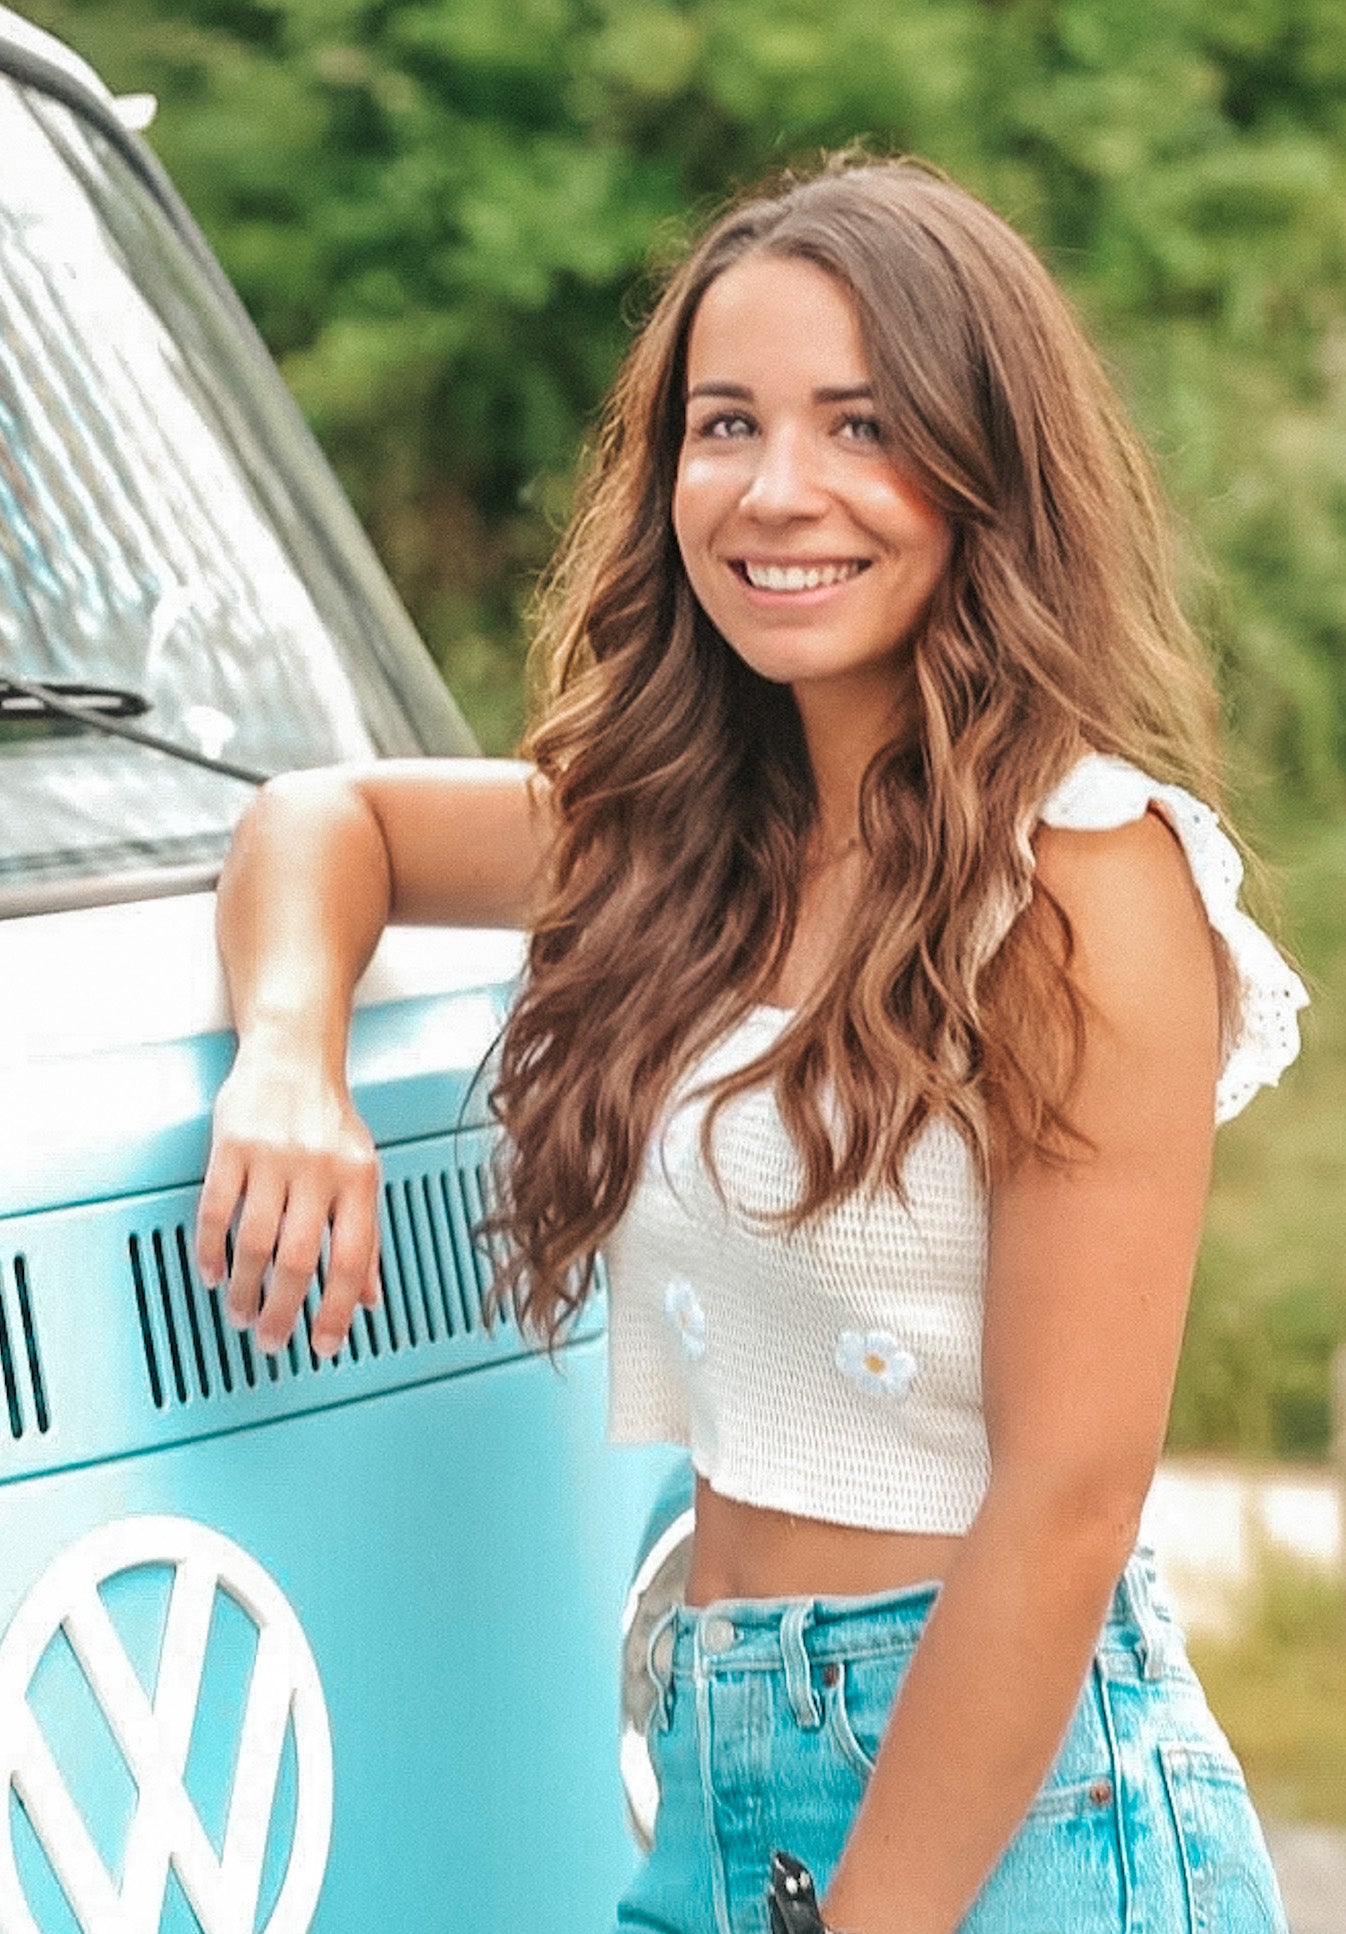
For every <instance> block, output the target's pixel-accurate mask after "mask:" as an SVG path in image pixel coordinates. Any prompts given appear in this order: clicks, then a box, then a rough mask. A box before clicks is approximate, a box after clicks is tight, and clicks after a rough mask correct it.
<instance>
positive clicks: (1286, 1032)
mask: <svg viewBox="0 0 1346 1934" xmlns="http://www.w3.org/2000/svg"><path fill="white" fill-rule="evenodd" d="M1151 801H1154V802H1155V804H1156V805H1157V806H1158V807H1159V809H1160V811H1162V812H1163V814H1164V815H1165V817H1166V818H1167V820H1168V821H1169V823H1170V825H1171V826H1172V827H1173V829H1174V831H1175V832H1176V833H1177V835H1178V838H1179V839H1180V840H1181V842H1182V845H1183V848H1184V850H1185V852H1186V854H1187V858H1188V860H1189V862H1190V864H1191V868H1192V873H1193V877H1194V879H1195V881H1196V885H1197V888H1198V890H1199V892H1200V894H1201V897H1202V900H1203V901H1204V903H1205V906H1206V911H1207V913H1208V915H1209V917H1210V921H1211V925H1212V926H1213V927H1214V928H1215V930H1216V931H1217V932H1218V933H1220V934H1221V935H1222V936H1223V937H1224V939H1225V941H1226V942H1227V944H1228V946H1229V950H1230V953H1231V955H1232V957H1233V960H1234V963H1235V965H1236V967H1237V969H1238V972H1239V974H1240V976H1241V979H1242V982H1243V996H1244V999H1243V1010H1242V1022H1241V1026H1240V1030H1239V1034H1238V1038H1237V1040H1236V1041H1235V1042H1234V1044H1233V1046H1232V1048H1231V1049H1230V1051H1229V1053H1228V1056H1227V1058H1226V1060H1225V1064H1224V1067H1223V1070H1222V1072H1221V1075H1220V1080H1219V1086H1218V1088H1217V1090H1216V1120H1217V1121H1226V1120H1228V1119H1229V1117H1230V1116H1232V1115H1235V1114H1237V1113H1238V1112H1239V1110H1240V1109H1241V1108H1242V1107H1243V1106H1244V1104H1245V1103H1246V1102H1247V1101H1248V1099H1249V1097H1250V1096H1251V1095H1252V1094H1253V1093H1254V1092H1255V1090H1256V1089H1257V1088H1259V1087H1261V1086H1263V1085H1266V1084H1272V1083H1275V1082H1276V1080H1277V1079H1278V1078H1279V1076H1280V1074H1281V1071H1282V1070H1283V1069H1284V1068H1285V1067H1287V1066H1288V1064H1289V1063H1290V1062H1291V1061H1292V1060H1293V1059H1294V1057H1295V1055H1296V1054H1297V1052H1298V1050H1299V1029H1298V1024H1297V1021H1296V1014H1297V1011H1298V1010H1299V1009H1300V1008H1301V1007H1303V1006H1304V1005H1305V1003H1306V1002H1307V999H1308V996H1307V994H1306V992H1305V990H1304V987H1303V984H1302V982H1301V981H1300V979H1299V977H1298V975H1297V974H1295V973H1294V972H1293V971H1292V969H1291V968H1290V967H1289V965H1288V964H1287V963H1286V962H1285V960H1283V959H1282V957H1281V955H1280V954H1279V953H1278V952H1277V950H1276V948H1275V947H1274V946H1273V945H1272V943H1271V941H1270V940H1269V939H1268V938H1267V936H1266V935H1265V934H1264V933H1263V932H1262V930H1261V929H1260V928H1259V927H1257V926H1256V925H1254V923H1253V922H1252V920H1250V919H1249V918H1248V916H1247V914H1245V913H1244V912H1243V911H1242V910H1241V909H1240V907H1239V906H1238V904H1237V894H1238V887H1239V882H1240V880H1241V878H1242V873H1243V868H1242V864H1241V862H1240V859H1239V856H1238V853H1237V852H1236V850H1235V848H1234V847H1233V845H1232V844H1231V843H1230V841H1229V839H1228V838H1227V837H1226V835H1225V834H1224V833H1223V832H1222V831H1221V830H1220V827H1219V824H1218V821H1217V819H1216V815H1215V814H1214V812H1212V811H1211V809H1210V808H1209V807H1208V806H1205V805H1203V804H1202V803H1201V801H1200V800H1197V799H1194V798H1193V797H1192V795H1191V794H1190V793H1188V792H1185V791H1183V790H1182V789H1181V788H1180V787H1178V786H1168V785H1161V784H1159V783H1158V782H1156V781H1155V780H1152V779H1150V778H1148V777H1147V776H1146V775H1145V774H1144V773H1142V772H1140V771H1138V770H1137V769H1136V768H1135V767H1134V766H1132V765H1129V764H1128V763H1127V762H1126V761H1125V760H1122V759H1117V758H1112V757H1106V756H1104V755H1102V754H1098V753H1090V754H1087V755H1086V756H1085V757H1084V758H1083V759H1082V760H1081V761H1080V762H1079V764H1078V765H1077V766H1075V767H1074V768H1073V770H1072V771H1071V772H1070V773H1069V774H1068V775H1067V777H1066V779H1065V780H1064V781H1063V783H1062V784H1061V785H1060V786H1058V787H1057V788H1056V790H1055V791H1054V792H1053V793H1052V794H1051V795H1050V796H1049V798H1048V799H1047V800H1046V801H1045V802H1044V804H1043V806H1042V809H1041V818H1042V820H1043V821H1045V822H1046V824H1048V825H1050V826H1068V827H1074V828H1077V829H1080V830H1095V831H1097V830H1102V829H1104V828H1107V827H1114V826H1121V825H1125V824H1127V823H1129V822H1130V821H1132V820H1136V819H1139V818H1140V817H1141V815H1142V814H1143V813H1144V812H1145V810H1146V808H1147V806H1148V805H1149V803H1150V802H1151ZM789 1018H790V1016H789V1013H788V1011H787V1010H785V1009H781V1008H769V1007H763V1008H757V1009H755V1010H754V1011H753V1012H752V1013H751V1014H750V1015H749V1016H748V1018H747V1019H746V1020H745V1021H744V1022H743V1023H742V1024H741V1025H740V1026H739V1027H737V1028H735V1029H734V1030H733V1031H732V1032H731V1033H730V1034H729V1035H727V1036H726V1037H725V1038H724V1039H723V1040H722V1041H721V1042H719V1043H718V1044H717V1045H716V1046H715V1047H714V1048H713V1049H712V1050H711V1051H710V1053H709V1054H708V1055H707V1056H706V1057H705V1058H704V1060H703V1061H702V1062H701V1063H700V1065H699V1066H698V1067H697V1068H696V1069H694V1070H693V1071H692V1073H691V1074H689V1075H688V1076H687V1077H686V1079H685V1081H684V1083H683V1084H682V1085H681V1087H680V1089H679V1093H680V1094H684V1095H685V1094H687V1093H689V1092H690V1091H691V1089H693V1088H695V1087H698V1086H700V1085H701V1084H702V1083H704V1082H706V1081H707V1080H712V1079H715V1078H717V1077H719V1076H722V1075H724V1074H727V1073H729V1072H730V1071H731V1070H732V1069H734V1068H736V1067H741V1066H742V1065H743V1064H744V1063H745V1062H747V1061H748V1060H750V1059H752V1058H753V1057H754V1056H755V1055H756V1054H758V1053H760V1052H761V1051H762V1049H763V1048H764V1047H765V1046H766V1045H767V1044H768V1043H769V1042H770V1040H771V1039H772V1037H773V1036H774V1035H775V1034H776V1033H777V1032H778V1031H779V1030H780V1029H781V1028H783V1027H784V1026H785V1025H786V1023H787V1022H788V1020H789ZM705 1107H706V1102H705V1100H704V1099H701V1100H699V1101H694V1102H690V1103H688V1102H685V1101H683V1102H680V1101H679V1100H678V1097H677V1096H675V1097H674V1100H673V1102H672V1104H671V1105H670V1107H669V1109H668V1110H667V1111H666V1113H665V1117H664V1126H663V1129H662V1131H661V1132H660V1133H657V1134H656V1135H655V1137H654V1139H653V1141H652V1143H651V1147H650V1149H649V1150H648V1151H647V1155H646V1159H645V1163H644V1166H643V1168H642V1171H641V1175H640V1178H639V1181H638V1183H637V1186H636V1189H635V1192H634V1195H633V1197H632V1200H631V1202H630V1204H629V1205H628V1208H627V1210H626V1213H625V1215H624V1216H623V1217H622V1220H621V1222H620V1224H619V1226H618V1227H617V1229H616V1230H615V1231H614V1232H613V1234H612V1236H611V1238H610V1239H609V1242H608V1245H607V1252H606V1254H607V1270H608V1283H609V1320H608V1333H609V1351H610V1393H609V1423H610V1431H611V1435H612V1437H613V1438H614V1439H615V1440H617V1441H625V1442H646V1441H650V1440H665V1441H670V1442H674V1443H682V1444H687V1445H688V1446H689V1447H690V1449H691V1455H692V1462H693V1464H694V1466H695V1468H696V1470H697V1471H698V1472H700V1473H701V1475H702V1476H704V1477H705V1478H707V1479H708V1480H709V1482H710V1483H711V1485H712V1486H713V1488H714V1489H715V1490H717V1491H719V1492H720V1493H722V1494H723V1495H724V1496H726V1497H731V1498H738V1499H742V1500H743V1501H745V1502H747V1503H750V1504H757V1505H768V1506H772V1507H774V1508H776V1509H777V1510H783V1511H793V1512H798V1513H800V1514H801V1515H803V1516H806V1517H812V1518H823V1519H827V1520H830V1521H832V1522H835V1523H840V1524H852V1525H868V1526H872V1527H875V1528H878V1529H883V1530H904V1531H934V1532H961V1531H965V1530H966V1529H967V1527H968V1525H969V1524H970V1523H971V1521H972V1519H973V1518H974V1516H975V1515H976V1512H977V1509H978V1507H979V1505H980V1503H981V1501H982V1497H983V1494H984V1492H985V1490H986V1485H987V1481H988V1478H989V1475H990V1459H989V1453H988V1450H987V1441H986V1429H985V1423H984V1420H983V1415H982V1398H981V1329H982V1294H983V1288H984V1285H985V1277H986V1243H987V1207H988V1205H987V1197H986V1192H985V1189H984V1188H983V1186H982V1184H981V1181H980V1178H979V1176H978V1174H977V1170H976V1167H975V1164H974V1162H973V1159H972V1156H971V1154H970V1152H969V1150H968V1148H967V1145H966V1143H965V1142H964V1141H963V1139H962V1137H961V1135H959V1133H958V1132H957V1130H956V1129H955V1128H953V1127H952V1125H951V1124H949V1123H948V1122H947V1121H944V1120H941V1119H935V1120H932V1121H931V1122H930V1123H929V1124H928V1125H927V1126H926V1128H925V1129H924V1130H923V1131H922V1133H921V1134H920V1136H919V1137H918V1139H917V1141H916V1143H915V1145H914V1146H913V1148H912V1150H911V1153H910V1156H909V1158H908V1162H907V1167H906V1170H905V1181H906V1185H907V1190H908V1201H907V1203H906V1205H904V1204H903V1203H902V1202H901V1201H900V1200H899V1199H898V1197H897V1196H896V1194H895V1193H894V1192H893V1191H891V1190H888V1191H872V1192H861V1193H858V1194H855V1195H852V1196H849V1197H847V1198H845V1199H844V1200H842V1201H841V1202H839V1203H838V1204H836V1205H835V1206H834V1207H832V1208H829V1209H828V1210H827V1211H826V1212H825V1214H824V1215H823V1216H822V1217H820V1218H818V1219H817V1220H816V1221H815V1222H813V1223H812V1224H810V1225H808V1226H807V1227H805V1228H804V1229H802V1230H801V1231H799V1232H798V1233H795V1234H788V1233H786V1232H784V1231H782V1230H780V1229H779V1228H778V1227H777V1228H773V1227H770V1226H764V1224H763V1222H762V1221H761V1220H760V1219H759V1216H760V1211H762V1210H768V1211H771V1210H778V1209H782V1208H786V1207H788V1206H789V1205H790V1204H791V1203H792V1202H794V1201H795V1200H796V1199H797V1197H798V1192H799V1183H800V1172H799V1163H798V1157H797V1155H796V1153H795V1150H794V1146H793V1144H792V1142H791V1141H790V1138H789V1135H788V1133H787V1132H786V1130H785V1127H784V1125H783V1123H782V1122H781V1120H780V1117H779V1115H778V1113H777V1109H776V1105H775V1100H774V1096H773V1094H772V1091H771V1089H770V1086H769V1085H767V1086H764V1087H762V1088H758V1089H754V1090H751V1091H750V1092H749V1093H747V1094H745V1095H741V1096H738V1097H736V1098H735V1099H734V1100H733V1101H732V1102H730V1103H729V1104H728V1105H727V1106H726V1107H725V1108H724V1109H723V1110H722V1112H721V1114H720V1117H719V1119H718V1121H717V1123H716V1129H715V1141H714V1148H715V1156H716V1164H717V1167H718V1171H719V1175H720V1179H721V1182H722V1184H723V1188H724V1199H723V1200H722V1199H721V1196H720V1194H719V1193H718V1192H717V1190H716V1188H715V1183H714V1180H713V1179H712V1177H711V1176H710V1175H709V1174H708V1173H707V1171H706V1168H705V1164H704V1162H703V1161H702V1157H701V1151H700V1141H699V1138H700V1130H701V1122H702V1118H703V1113H704V1109H705ZM726 1205H727V1206H726ZM753 1211H757V1212H759V1215H756V1216H755V1215H754V1214H753V1213H752V1212H753Z"/></svg>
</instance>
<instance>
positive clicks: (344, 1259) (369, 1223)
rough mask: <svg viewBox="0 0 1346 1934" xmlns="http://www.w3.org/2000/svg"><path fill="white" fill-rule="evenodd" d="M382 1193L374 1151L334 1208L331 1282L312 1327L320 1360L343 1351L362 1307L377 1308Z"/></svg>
mask: <svg viewBox="0 0 1346 1934" xmlns="http://www.w3.org/2000/svg"><path fill="white" fill-rule="evenodd" d="M378 1191H379V1164H378V1157H377V1156H376V1155H375V1154H374V1152H373V1150H372V1149H371V1150H369V1152H368V1155H367V1157H366V1158H365V1159H364V1160H362V1161H361V1162H360V1163H359V1164H358V1165H357V1166H355V1167H353V1168H352V1169H350V1170H349V1171H348V1173H347V1176H346V1179H345V1182H344V1185H343V1187H342V1189H341V1192H340V1194H339V1196H338V1197H337V1200H336V1203H335V1205H334V1207H333V1211H332V1242H331V1248H330V1249H329V1251H328V1257H327V1280H326V1283H325V1285H324V1288H323V1298H322V1302H321V1303H320V1304H319V1306H318V1316H317V1321H316V1322H315V1323H314V1325H313V1347H314V1349H315V1350H316V1351H317V1353H318V1355H319V1356H334V1355H335V1354H336V1352H337V1351H338V1350H339V1349H340V1348H341V1346H342V1344H343V1343H344V1342H345V1340H346V1332H347V1331H348V1330H349V1329H350V1326H351V1317H352V1316H353V1315H354V1314H355V1310H356V1307H357V1305H359V1304H362V1303H363V1304H364V1306H365V1308H367V1309H369V1308H372V1307H373V1304H371V1303H370V1302H369V1301H368V1291H369V1285H370V1281H371V1276H372V1274H373V1272H374V1271H376V1270H377V1268H378V1253H379V1251H378V1243H379V1230H378Z"/></svg>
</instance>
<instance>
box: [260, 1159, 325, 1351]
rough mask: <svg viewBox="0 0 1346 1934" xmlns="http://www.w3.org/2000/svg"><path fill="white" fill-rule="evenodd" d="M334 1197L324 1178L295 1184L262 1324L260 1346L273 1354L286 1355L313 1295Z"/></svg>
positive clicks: (280, 1234) (287, 1202)
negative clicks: (283, 1351) (281, 1352)
mask: <svg viewBox="0 0 1346 1934" xmlns="http://www.w3.org/2000/svg"><path fill="white" fill-rule="evenodd" d="M330 1195H331V1190H330V1186H329V1185H328V1183H327V1178H326V1177H325V1176H323V1175H321V1174H320V1175H319V1176H317V1177H312V1176H306V1177H303V1178H301V1179H299V1180H297V1181H292V1182H291V1184H290V1189H289V1194H288V1195H287V1197H286V1201H285V1212H284V1216H283V1219H282V1221H281V1225H280V1233H279V1236H278V1238H277V1240H276V1245H275V1254H274V1257H273V1260H272V1264H271V1275H270V1279H269V1280H268V1282H267V1285H266V1300H265V1301H264V1302H263V1304H262V1313H261V1315H260V1316H259V1317H258V1319H257V1345H258V1348H259V1349H262V1350H265V1351H266V1352H267V1353H268V1354H273V1353H274V1352H275V1351H276V1350H281V1349H284V1347H285V1345H286V1343H288V1341H289V1339H290V1333H291V1331H292V1330H293V1329H294V1326H295V1320H296V1318H297V1317H298V1315H299V1308H300V1305H301V1304H302V1302H303V1300H304V1298H305V1296H306V1295H307V1294H308V1286H309V1284H310V1283H311V1282H312V1281H313V1276H314V1272H315V1271H316V1269H317V1267H318V1257H319V1254H320V1253H321V1250H322V1239H323V1236H324V1234H325V1233H326V1229H327V1217H328V1210H329V1201H330ZM241 1227H242V1225H241V1224H240V1228H241Z"/></svg>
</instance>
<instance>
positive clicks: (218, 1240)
mask: <svg viewBox="0 0 1346 1934" xmlns="http://www.w3.org/2000/svg"><path fill="white" fill-rule="evenodd" d="M244 1174H245V1165H244V1160H243V1155H242V1152H241V1151H240V1150H239V1149H238V1148H237V1147H235V1146H234V1145H233V1144H231V1143H228V1142H222V1141H219V1140H217V1141H216V1142H214V1144H213V1145H212V1147H211V1151H210V1160H209V1162H208V1163H207V1164H206V1179H205V1181H204V1182H203V1183H202V1185H201V1203H200V1206H199V1208H198V1209H197V1212H196V1266H197V1268H198V1269H199V1270H200V1272H201V1280H202V1282H203V1283H205V1284H207V1285H208V1287H210V1288H211V1289H215V1288H217V1287H218V1286H219V1284H221V1283H222V1282H223V1281H224V1279H225V1276H226V1275H227V1274H228V1270H229V1260H228V1252H227V1250H226V1248H225V1237H226V1236H227V1235H228V1233H229V1224H230V1223H231V1222H232V1221H233V1218H234V1210H235V1209H236V1208H237V1207H238V1199H239V1197H240V1195H241V1194H242V1193H243V1177H244Z"/></svg>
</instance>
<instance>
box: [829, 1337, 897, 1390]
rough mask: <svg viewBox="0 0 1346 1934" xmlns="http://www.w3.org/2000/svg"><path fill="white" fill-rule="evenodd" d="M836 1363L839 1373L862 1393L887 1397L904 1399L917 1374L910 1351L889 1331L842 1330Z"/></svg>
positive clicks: (838, 1340)
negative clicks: (850, 1380) (859, 1388)
mask: <svg viewBox="0 0 1346 1934" xmlns="http://www.w3.org/2000/svg"><path fill="white" fill-rule="evenodd" d="M836 1362H837V1368H838V1370H840V1371H841V1372H842V1373H843V1374H844V1375H845V1376H848V1377H850V1378H851V1379H852V1380H853V1381H854V1382H856V1383H858V1384H859V1385H860V1387H861V1389H863V1390H873V1391H875V1392H878V1393H881V1394H882V1395H883V1396H886V1397H905V1396H906V1394H907V1391H908V1390H909V1389H910V1388H911V1380H912V1378H913V1377H914V1376H915V1375H916V1370H917V1363H916V1359H915V1357H914V1356H913V1355H912V1354H911V1351H910V1350H904V1349H903V1348H902V1345H901V1344H900V1343H899V1342H898V1340H897V1338H896V1337H895V1336H889V1334H888V1332H887V1331H886V1330H865V1331H860V1330H842V1331H841V1333H840V1335H839V1336H838V1337H837V1354H836Z"/></svg>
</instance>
